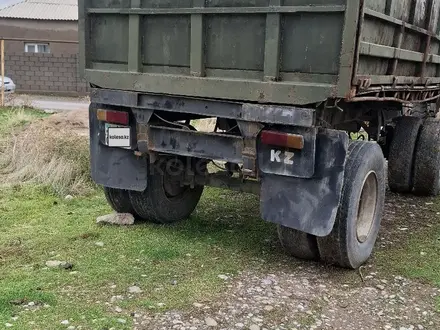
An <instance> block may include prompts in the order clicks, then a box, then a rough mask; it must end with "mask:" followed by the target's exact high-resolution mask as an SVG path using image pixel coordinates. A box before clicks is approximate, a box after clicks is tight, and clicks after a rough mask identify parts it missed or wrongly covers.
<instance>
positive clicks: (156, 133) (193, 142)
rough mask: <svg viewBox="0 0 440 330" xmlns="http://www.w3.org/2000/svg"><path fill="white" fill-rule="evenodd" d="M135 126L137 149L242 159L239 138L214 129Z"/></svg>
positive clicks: (236, 161)
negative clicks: (206, 131) (210, 131)
mask: <svg viewBox="0 0 440 330" xmlns="http://www.w3.org/2000/svg"><path fill="white" fill-rule="evenodd" d="M144 129H145V131H141V130H140V129H138V148H139V151H141V152H145V153H148V152H151V151H153V152H158V153H165V154H172V155H179V156H187V157H196V158H204V159H213V160H224V161H228V162H231V163H241V162H242V152H243V138H242V137H241V136H231V135H224V134H217V133H202V132H197V131H192V130H183V129H176V128H169V127H159V126H147V127H144Z"/></svg>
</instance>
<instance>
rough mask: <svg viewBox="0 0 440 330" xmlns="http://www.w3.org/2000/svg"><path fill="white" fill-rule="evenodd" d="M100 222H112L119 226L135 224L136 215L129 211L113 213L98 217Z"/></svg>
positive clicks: (97, 220)
mask: <svg viewBox="0 0 440 330" xmlns="http://www.w3.org/2000/svg"><path fill="white" fill-rule="evenodd" d="M96 223H98V224H110V225H119V226H130V225H133V224H134V217H133V215H132V214H129V213H112V214H108V215H104V216H101V217H98V218H97V219H96Z"/></svg>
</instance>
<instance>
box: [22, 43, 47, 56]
mask: <svg viewBox="0 0 440 330" xmlns="http://www.w3.org/2000/svg"><path fill="white" fill-rule="evenodd" d="M24 51H25V52H26V53H46V54H48V53H50V48H49V44H34V43H26V44H25V45H24Z"/></svg>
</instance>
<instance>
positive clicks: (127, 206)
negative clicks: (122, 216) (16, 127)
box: [104, 187, 136, 217]
mask: <svg viewBox="0 0 440 330" xmlns="http://www.w3.org/2000/svg"><path fill="white" fill-rule="evenodd" d="M104 194H105V198H106V199H107V202H108V203H109V205H110V206H111V207H112V209H113V210H115V211H116V212H118V213H130V214H133V216H135V217H136V212H135V211H134V209H133V205H132V204H131V200H130V195H129V193H128V191H127V190H122V189H114V188H108V187H104Z"/></svg>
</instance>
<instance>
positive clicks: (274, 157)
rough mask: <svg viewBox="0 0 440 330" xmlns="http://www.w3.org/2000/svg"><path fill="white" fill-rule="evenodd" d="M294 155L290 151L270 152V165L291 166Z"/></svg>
mask: <svg viewBox="0 0 440 330" xmlns="http://www.w3.org/2000/svg"><path fill="white" fill-rule="evenodd" d="M294 156H295V154H294V153H293V152H290V151H285V152H282V151H281V150H274V149H272V150H271V151H270V161H271V162H272V163H284V164H286V165H293V157H294Z"/></svg>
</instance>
